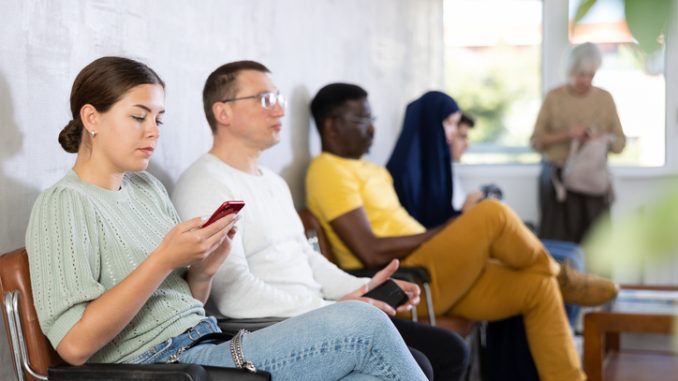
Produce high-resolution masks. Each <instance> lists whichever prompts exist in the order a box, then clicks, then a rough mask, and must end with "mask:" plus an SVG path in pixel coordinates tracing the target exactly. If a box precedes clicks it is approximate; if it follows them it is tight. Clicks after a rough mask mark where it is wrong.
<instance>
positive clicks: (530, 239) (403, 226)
mask: <svg viewBox="0 0 678 381" xmlns="http://www.w3.org/2000/svg"><path fill="white" fill-rule="evenodd" d="M311 112H312V114H313V118H314V119H315V122H316V126H317V128H318V131H319V133H320V138H321V144H322V151H323V152H322V153H321V154H320V155H319V156H318V157H316V158H315V159H314V160H313V161H312V163H311V166H310V168H309V170H308V174H307V177H306V191H307V206H308V208H309V209H310V210H311V212H313V214H315V215H316V216H317V217H318V219H319V220H320V222H321V224H322V226H323V227H324V228H325V230H326V231H327V233H328V235H329V238H330V242H331V244H332V247H333V250H334V251H335V254H336V256H337V257H338V260H339V262H340V265H341V266H344V267H363V266H365V267H370V268H377V267H379V266H383V265H384V264H386V263H388V262H389V261H390V260H392V259H394V258H398V259H401V261H402V262H403V264H405V265H410V266H412V265H416V266H423V267H426V268H427V269H428V270H429V272H430V274H431V279H432V291H433V298H434V302H435V310H436V313H437V314H449V315H458V316H463V317H466V318H469V319H472V320H498V319H503V318H506V317H509V316H513V315H517V314H522V315H523V316H524V319H525V324H526V330H527V335H528V342H529V345H530V349H531V351H532V354H533V356H534V359H535V363H536V365H537V369H538V372H539V376H540V378H541V379H542V380H545V381H548V380H568V381H571V380H583V379H584V378H585V376H584V374H583V372H582V371H581V369H580V362H579V357H578V355H577V352H576V350H575V347H574V343H573V341H572V337H571V335H570V330H569V327H568V323H567V319H566V317H565V312H564V309H563V303H562V300H563V296H561V290H560V289H559V283H560V285H561V287H562V285H565V284H567V285H568V286H569V287H567V288H565V289H564V293H563V295H564V296H565V300H566V301H570V302H574V303H577V304H584V305H594V304H599V303H602V302H604V301H606V300H608V299H610V298H612V297H614V295H615V294H616V287H615V285H614V284H613V283H611V282H609V281H607V280H603V279H596V278H592V277H590V276H584V275H582V274H574V276H571V277H568V276H567V275H570V274H569V271H561V267H560V266H559V265H558V264H557V263H556V262H555V261H554V260H553V259H552V258H551V257H550V255H549V254H548V252H547V251H546V250H545V249H544V247H543V245H542V244H541V242H539V240H538V239H537V238H536V237H535V236H534V235H533V234H532V233H531V232H530V231H529V230H528V229H527V228H525V226H524V224H523V223H522V221H521V220H520V219H519V218H518V217H517V216H516V215H515V213H513V212H512V211H511V210H510V209H509V208H508V207H506V206H505V205H503V204H501V203H500V202H496V201H494V200H486V201H483V202H480V203H479V204H478V205H476V206H474V207H473V208H471V209H470V210H469V211H468V212H466V213H464V215H462V216H461V217H459V218H457V219H455V220H454V221H452V222H451V223H448V224H446V225H444V226H440V227H437V228H435V229H431V230H428V231H427V230H426V229H424V227H423V226H421V225H420V224H419V223H418V222H417V221H416V220H414V219H413V218H412V217H411V216H410V215H408V214H407V212H406V211H405V210H404V209H403V207H402V206H401V205H400V202H399V201H398V198H397V195H396V193H395V190H394V188H393V184H392V179H391V176H390V175H389V173H388V172H387V170H386V169H385V168H384V167H381V166H378V165H376V164H373V163H371V162H369V161H367V160H363V159H361V158H362V156H363V155H364V154H365V153H366V152H367V151H368V150H369V148H370V146H371V144H372V138H373V135H374V125H373V122H374V118H373V116H372V112H371V108H370V104H369V102H368V100H367V92H365V90H363V89H362V88H360V87H359V86H356V85H351V84H342V83H336V84H330V85H327V86H325V87H323V88H322V89H321V90H320V91H319V92H318V93H317V94H316V96H315V97H314V98H313V101H312V102H311ZM441 128H442V126H441ZM557 279H558V280H557ZM559 281H560V282H559ZM573 286H574V287H573ZM592 290H593V291H595V292H593V293H592V292H590V291H592Z"/></svg>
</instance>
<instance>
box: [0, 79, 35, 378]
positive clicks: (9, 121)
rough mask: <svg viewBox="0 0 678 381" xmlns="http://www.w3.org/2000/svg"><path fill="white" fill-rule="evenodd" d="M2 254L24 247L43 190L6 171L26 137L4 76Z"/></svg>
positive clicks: (0, 349)
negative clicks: (33, 213)
mask: <svg viewBox="0 0 678 381" xmlns="http://www.w3.org/2000/svg"><path fill="white" fill-rule="evenodd" d="M0 136H2V139H0V221H1V222H0V254H2V253H6V252H8V251H10V250H12V249H16V248H18V247H21V246H24V236H25V234H26V225H27V224H28V218H29V216H30V213H31V207H32V206H33V202H34V201H35V199H36V198H37V197H38V193H39V190H38V189H36V188H34V187H32V186H30V185H28V184H25V183H23V182H21V181H20V180H19V179H15V178H12V177H10V175H8V174H7V172H9V173H12V174H13V173H21V171H19V170H17V171H13V170H12V169H11V168H10V169H9V170H6V168H7V167H8V165H7V164H6V163H5V162H6V161H7V160H9V159H10V158H12V157H13V156H15V155H16V154H18V153H19V152H21V148H22V147H23V134H22V133H21V131H20V130H19V127H18V126H17V124H16V122H15V121H14V107H13V103H12V97H11V94H10V92H9V87H8V86H7V81H6V80H5V75H4V73H0ZM5 336H6V335H5V330H4V329H3V330H0V364H11V363H12V362H11V361H12V358H11V356H10V352H9V347H8V344H7V338H6V337H5ZM0 379H1V380H14V379H15V375H14V372H13V370H12V367H10V366H2V367H0Z"/></svg>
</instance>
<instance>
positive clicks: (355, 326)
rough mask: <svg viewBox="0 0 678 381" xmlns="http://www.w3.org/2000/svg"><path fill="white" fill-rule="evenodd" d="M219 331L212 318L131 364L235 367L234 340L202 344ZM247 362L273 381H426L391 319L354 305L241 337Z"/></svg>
mask: <svg viewBox="0 0 678 381" xmlns="http://www.w3.org/2000/svg"><path fill="white" fill-rule="evenodd" d="M212 332H219V328H218V327H217V325H216V322H215V320H214V319H213V318H209V319H205V320H203V321H202V322H200V323H199V324H197V325H196V326H195V327H193V328H191V329H190V330H188V331H186V332H185V333H183V334H181V335H179V336H176V337H173V338H171V339H169V340H167V341H165V342H163V343H160V344H157V345H155V346H153V347H152V348H150V349H149V350H148V351H147V352H145V353H142V354H141V355H140V356H138V357H136V358H135V359H133V360H131V361H130V362H131V363H140V364H152V363H163V362H168V361H170V360H171V358H172V357H173V355H174V356H176V358H177V359H178V362H180V363H191V364H200V365H211V366H222V367H231V368H232V367H234V364H233V360H232V358H231V352H230V341H227V342H224V343H218V344H214V343H210V342H208V343H204V344H203V343H200V344H198V345H196V346H194V347H191V348H190V349H188V350H185V351H181V350H180V349H181V348H184V347H186V346H188V345H190V344H191V343H192V342H194V341H195V340H197V339H198V338H199V337H201V336H203V335H205V334H207V333H212ZM242 347H243V353H244V356H245V359H246V360H247V361H251V362H252V363H253V364H254V366H255V367H256V368H257V369H260V370H265V371H268V372H270V373H271V374H272V375H273V379H274V380H426V377H425V376H424V374H423V373H422V371H421V369H420V368H419V366H418V365H417V363H416V362H415V361H414V359H413V358H412V355H410V352H409V351H408V349H407V347H406V346H405V343H404V342H403V339H402V338H401V337H400V335H399V334H398V331H396V329H395V328H394V326H393V324H392V323H391V322H390V321H389V319H388V317H387V316H386V314H384V313H383V312H381V311H380V310H378V309H376V308H374V307H372V306H370V305H368V304H366V303H363V302H357V301H349V302H341V303H336V304H333V305H331V306H328V307H324V308H320V309H317V310H315V311H311V312H308V313H306V314H303V315H300V316H298V317H294V318H290V319H287V320H284V321H282V322H280V323H277V324H274V325H272V326H270V327H267V328H264V329H261V330H258V331H256V332H252V333H249V334H246V335H244V336H243V337H242Z"/></svg>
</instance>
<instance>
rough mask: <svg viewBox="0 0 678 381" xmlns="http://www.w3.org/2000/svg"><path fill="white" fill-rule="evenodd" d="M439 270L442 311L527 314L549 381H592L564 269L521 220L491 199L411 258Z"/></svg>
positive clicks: (435, 283)
mask: <svg viewBox="0 0 678 381" xmlns="http://www.w3.org/2000/svg"><path fill="white" fill-rule="evenodd" d="M403 264H404V265H412V266H423V267H425V268H427V269H428V270H429V272H430V273H431V289H432V293H433V300H434V303H435V310H436V314H437V315H456V316H462V317H464V318H467V319H471V320H489V321H492V320H500V319H504V318H507V317H510V316H514V315H523V319H524V321H525V330H526V332H527V340H528V344H529V346H530V352H531V353H532V357H533V358H534V361H535V364H536V366H537V370H538V372H539V377H540V379H541V380H542V381H553V380H557V381H560V380H562V381H576V380H585V379H586V376H585V375H584V373H583V372H582V370H581V363H580V360H579V356H578V355H577V351H576V350H575V347H574V341H573V339H572V334H571V332H570V328H569V326H568V322H567V318H566V316H565V310H564V307H563V300H562V296H561V294H560V289H559V287H558V283H557V281H556V278H555V276H556V275H557V274H558V272H559V271H560V267H559V265H558V263H557V262H556V261H554V260H553V259H552V258H551V256H550V255H549V254H548V252H547V251H546V249H544V246H543V245H542V244H541V242H540V241H539V240H538V239H537V238H536V237H535V236H534V235H533V234H532V232H530V231H529V230H528V229H527V228H526V227H525V224H523V222H522V221H521V220H520V218H519V217H518V216H517V215H516V214H515V213H514V212H513V211H512V210H511V209H510V208H508V207H507V206H505V205H504V204H502V203H500V202H497V201H494V200H485V201H483V202H481V203H479V204H478V205H476V206H475V207H473V208H472V209H471V210H469V211H468V212H466V213H464V214H463V215H462V216H460V217H459V218H457V219H456V220H454V221H452V222H451V223H449V224H448V225H447V226H445V227H444V228H442V230H441V231H440V232H439V233H438V234H436V235H435V236H434V237H433V238H431V239H430V240H428V241H427V242H425V243H424V244H422V245H421V246H420V247H419V248H418V249H417V250H415V251H414V252H412V254H410V255H409V256H408V257H407V258H405V259H404V260H403Z"/></svg>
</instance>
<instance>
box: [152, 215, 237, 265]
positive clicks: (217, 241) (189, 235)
mask: <svg viewBox="0 0 678 381" xmlns="http://www.w3.org/2000/svg"><path fill="white" fill-rule="evenodd" d="M234 219H235V215H229V216H226V217H224V218H221V219H219V220H218V221H216V222H214V223H213V224H211V225H209V226H207V227H205V228H201V226H202V224H203V223H204V221H203V220H202V219H201V218H200V217H196V218H193V219H190V220H188V221H185V222H183V223H180V224H178V225H177V226H175V227H174V228H173V229H172V230H170V232H169V233H168V234H167V235H166V236H165V238H164V239H163V240H162V242H161V243H160V246H158V248H157V249H156V250H155V251H154V252H153V253H152V255H153V256H155V257H157V259H159V260H161V261H162V263H164V264H165V265H166V266H167V267H169V269H171V270H173V269H176V268H180V267H187V266H190V265H193V264H195V263H198V262H201V261H203V260H205V259H206V258H207V257H209V256H210V254H211V253H212V252H213V251H215V250H216V249H217V248H218V247H219V246H221V245H222V243H223V242H224V240H225V239H226V238H227V236H228V233H229V232H230V231H231V230H232V228H233V224H234ZM229 249H230V244H229V245H227V246H226V247H225V248H222V253H221V254H222V255H223V254H224V253H225V254H226V255H228V251H229ZM224 259H225V256H224ZM222 262H223V260H222Z"/></svg>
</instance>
